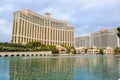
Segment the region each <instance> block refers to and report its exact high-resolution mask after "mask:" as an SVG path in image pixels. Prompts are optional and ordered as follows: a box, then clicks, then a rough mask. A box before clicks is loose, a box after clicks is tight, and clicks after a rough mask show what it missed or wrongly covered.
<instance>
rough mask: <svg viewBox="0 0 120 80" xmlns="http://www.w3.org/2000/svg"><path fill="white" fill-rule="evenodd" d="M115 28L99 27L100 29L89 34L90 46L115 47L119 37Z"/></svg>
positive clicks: (117, 44)
mask: <svg viewBox="0 0 120 80" xmlns="http://www.w3.org/2000/svg"><path fill="white" fill-rule="evenodd" d="M116 33H117V30H116V29H101V30H100V31H97V32H94V33H92V34H91V36H90V39H91V47H93V46H96V47H98V48H106V47H111V48H116V47H118V46H119V39H118V37H117V34H116Z"/></svg>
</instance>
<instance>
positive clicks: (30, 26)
mask: <svg viewBox="0 0 120 80" xmlns="http://www.w3.org/2000/svg"><path fill="white" fill-rule="evenodd" d="M11 41H12V43H22V44H26V43H29V42H35V41H37V42H38V41H40V42H41V43H43V44H45V45H62V44H64V45H66V46H69V47H72V46H74V27H73V26H71V25H70V24H69V23H68V22H66V21H62V20H56V19H52V18H51V16H50V13H48V12H47V13H45V15H44V16H41V15H39V14H37V13H35V12H33V11H30V10H28V9H25V10H21V11H16V12H14V18H13V31H12V40H11Z"/></svg>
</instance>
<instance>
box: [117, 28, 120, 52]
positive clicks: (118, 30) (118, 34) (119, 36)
mask: <svg viewBox="0 0 120 80" xmlns="http://www.w3.org/2000/svg"><path fill="white" fill-rule="evenodd" d="M117 36H118V38H119V40H120V27H118V28H117ZM119 42H120V41H119ZM119 49H120V48H119ZM119 49H118V52H119Z"/></svg>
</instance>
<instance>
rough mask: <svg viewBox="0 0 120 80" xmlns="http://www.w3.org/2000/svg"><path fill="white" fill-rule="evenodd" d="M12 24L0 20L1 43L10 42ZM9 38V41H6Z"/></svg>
mask: <svg viewBox="0 0 120 80" xmlns="http://www.w3.org/2000/svg"><path fill="white" fill-rule="evenodd" d="M11 32H12V29H11V23H9V22H7V20H4V19H0V41H1V40H5V41H10V39H8V38H10V37H11ZM6 38H7V40H6Z"/></svg>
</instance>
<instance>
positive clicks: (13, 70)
mask: <svg viewBox="0 0 120 80" xmlns="http://www.w3.org/2000/svg"><path fill="white" fill-rule="evenodd" d="M118 79H120V56H88V55H86V56H68V57H67V56H61V57H60V56H59V57H0V80H118Z"/></svg>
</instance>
